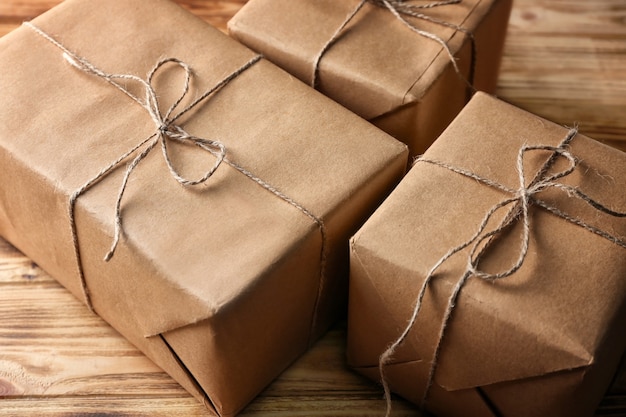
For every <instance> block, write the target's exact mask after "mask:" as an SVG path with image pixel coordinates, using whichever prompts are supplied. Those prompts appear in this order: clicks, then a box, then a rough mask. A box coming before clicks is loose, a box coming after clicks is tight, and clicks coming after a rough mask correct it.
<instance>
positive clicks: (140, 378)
mask: <svg viewBox="0 0 626 417" xmlns="http://www.w3.org/2000/svg"><path fill="white" fill-rule="evenodd" d="M178 2H179V3H180V4H182V5H183V6H184V7H186V8H188V9H189V10H191V11H192V12H193V13H195V14H197V15H198V16H200V17H202V18H203V19H205V20H206V21H208V22H210V23H212V24H214V25H215V26H217V27H218V28H220V29H221V30H225V27H226V22H227V20H228V19H229V18H230V17H231V16H232V15H233V14H234V13H235V12H236V11H237V10H238V9H239V8H240V7H241V5H243V4H244V3H245V0H187V1H183V0H180V1H178ZM57 3H59V0H0V35H3V34H6V33H8V32H9V31H10V30H12V29H14V28H15V27H17V26H19V24H20V23H21V22H22V21H23V20H29V19H31V18H33V17H35V16H37V15H38V14H40V13H42V12H43V11H45V10H47V9H49V8H50V7H52V6H54V5H55V4H57ZM625 68H626V2H624V1H623V0H594V1H589V0H551V1H549V2H548V1H543V0H515V3H514V10H513V14H512V18H511V25H510V29H509V32H508V38H507V43H506V50H505V56H504V59H503V64H502V73H501V77H500V83H499V88H498V95H499V96H500V97H502V98H503V99H505V100H507V101H509V102H512V103H514V104H516V105H518V106H520V107H522V108H525V109H528V110H530V111H532V112H534V113H537V114H539V115H542V116H544V117H547V118H548V119H552V120H554V121H556V122H559V123H562V124H567V125H572V124H575V123H578V124H579V125H580V128H581V131H582V132H584V133H586V134H588V135H589V136H591V137H594V138H596V139H599V140H603V141H606V142H608V143H611V144H612V145H614V146H617V147H621V148H622V149H626V117H624V114H625V113H626V69H625ZM0 317H1V318H2V321H0V397H1V398H0V417H8V416H12V417H13V416H33V415H46V416H53V417H66V416H84V415H91V416H103V415H108V416H164V417H165V416H168V417H169V416H208V415H209V414H208V412H207V410H206V409H205V408H204V407H203V406H202V405H200V404H199V403H198V402H197V401H196V400H195V399H193V398H192V397H191V396H189V395H188V394H187V393H186V391H184V390H183V389H182V388H181V387H180V386H179V385H178V384H177V383H175V382H174V381H173V380H172V379H171V378H170V377H168V376H167V375H166V374H165V373H163V372H162V371H161V370H160V369H159V368H158V367H157V366H156V365H154V364H153V363H152V362H151V361H149V360H148V359H146V358H145V357H144V356H143V355H142V354H141V353H140V352H139V351H137V350H136V349H135V348H134V347H133V346H132V345H130V344H129V343H128V342H127V341H126V340H125V339H123V338H122V337H120V336H119V335H118V334H117V333H116V332H115V330H113V329H111V328H110V327H109V326H108V325H106V323H104V322H103V321H102V320H101V319H99V318H98V317H96V316H94V315H92V314H91V313H90V312H89V311H88V310H87V309H86V308H85V307H84V306H83V305H82V304H81V303H80V302H78V301H77V300H76V299H75V298H73V297H72V296H71V295H70V294H69V293H68V292H67V291H65V290H64V289H63V288H62V287H61V286H60V285H59V284H58V283H56V281H54V280H53V279H52V278H50V277H49V276H48V275H47V274H46V273H45V272H43V271H42V270H41V269H40V268H38V267H37V266H36V265H34V264H33V263H32V261H30V260H29V259H28V258H27V257H25V256H24V255H22V254H21V253H20V252H19V251H17V250H16V249H15V248H13V247H12V246H11V245H10V244H8V243H7V242H6V241H4V240H2V239H1V238H0ZM344 343H345V328H344V326H343V325H341V324H340V325H338V326H337V327H335V328H334V329H332V330H331V331H330V332H329V333H328V335H327V336H325V337H324V338H323V339H322V340H320V341H319V342H318V343H317V344H316V345H315V346H314V348H313V349H311V350H310V351H309V352H308V353H307V354H305V355H304V356H303V357H302V358H301V359H300V360H299V361H298V362H297V363H295V364H294V365H293V366H292V367H291V368H289V369H288V370H287V371H286V372H285V373H284V374H283V375H282V376H281V377H280V378H279V379H278V380H277V381H275V382H274V383H273V384H272V385H271V386H270V387H268V389H267V390H266V391H265V392H264V393H263V394H262V395H261V396H260V397H259V398H258V399H257V400H255V401H254V402H253V403H252V404H250V406H249V407H248V408H246V410H245V411H244V413H243V414H242V415H243V416H270V415H271V416H285V417H286V416H320V417H321V416H350V417H357V416H359V417H368V416H381V415H382V414H383V408H384V402H383V401H382V396H381V391H380V389H379V387H378V386H376V385H375V384H373V383H371V382H369V381H367V380H365V379H364V378H362V377H360V376H358V375H356V374H354V373H352V372H350V371H349V370H348V369H347V368H346V365H345V359H344V355H345V346H344ZM622 368H623V369H622V371H621V373H619V374H618V377H617V378H616V380H615V382H614V385H613V388H612V389H611V392H610V393H609V395H607V396H606V398H605V399H604V401H603V403H602V405H601V407H600V409H599V410H598V412H597V416H615V417H617V416H622V417H623V416H625V415H626V364H625V365H624V366H623V367H622ZM393 415H394V416H402V417H405V416H406V417H409V416H411V417H418V416H420V413H419V412H418V411H416V409H415V408H414V407H413V406H411V405H409V404H407V403H406V402H404V401H402V400H400V399H396V400H395V405H394V414H393Z"/></svg>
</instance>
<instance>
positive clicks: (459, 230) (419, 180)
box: [348, 93, 626, 417]
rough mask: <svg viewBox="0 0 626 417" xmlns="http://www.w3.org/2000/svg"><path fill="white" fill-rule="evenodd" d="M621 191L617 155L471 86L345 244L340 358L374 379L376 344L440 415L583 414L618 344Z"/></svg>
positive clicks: (625, 292)
mask: <svg viewBox="0 0 626 417" xmlns="http://www.w3.org/2000/svg"><path fill="white" fill-rule="evenodd" d="M570 140H571V142H570V143H569V145H567V143H566V142H567V141H570ZM561 145H562V146H561ZM566 145H567V146H566ZM523 147H525V148H523ZM522 149H524V151H523V152H522V159H521V165H522V166H523V172H522V174H523V175H522V177H523V181H524V186H522V183H521V180H520V174H519V171H518V156H519V155H520V151H521V150H522ZM542 167H546V168H545V169H542ZM559 173H561V174H567V175H561V174H559ZM625 189H626V154H624V153H623V152H620V151H618V150H615V149H612V148H609V147H607V146H605V145H603V144H601V143H599V142H597V141H594V140H592V139H589V138H587V137H584V136H582V135H580V134H577V133H576V131H575V130H571V131H568V129H566V128H564V127H561V126H558V125H556V124H553V123H551V122H548V121H546V120H543V119H541V118H539V117H537V116H534V115H532V114H529V113H527V112H525V111H522V110H520V109H517V108H515V107H513V106H511V105H509V104H506V103H504V102H501V101H499V100H497V99H496V98H493V97H491V96H489V95H486V94H482V93H478V94H477V95H475V96H474V98H473V99H472V101H470V103H469V104H468V105H467V107H466V108H465V109H464V110H463V111H462V112H461V113H460V115H459V116H458V117H457V118H456V119H455V121H454V122H453V123H452V124H451V125H450V126H449V127H448V129H446V131H445V132H444V133H443V134H442V135H441V136H440V137H439V138H438V139H437V141H436V142H435V143H434V144H433V146H432V147H431V148H430V149H429V150H428V151H427V152H426V153H425V154H424V155H423V157H421V158H420V159H419V160H418V161H417V162H416V163H415V164H414V165H413V167H412V169H411V170H410V172H409V173H408V174H407V176H405V178H404V179H403V180H402V182H401V183H400V184H399V185H398V187H397V188H396V189H395V190H394V192H393V193H392V194H391V195H390V196H389V197H388V199H387V200H385V202H384V203H383V204H382V205H381V206H380V207H379V209H378V210H377V211H376V212H375V213H374V214H373V215H372V217H370V219H368V221H367V222H366V223H365V224H364V225H363V227H362V228H361V229H360V230H359V231H358V232H357V234H356V235H355V236H354V237H353V239H352V241H351V252H350V256H351V258H350V259H351V264H350V265H351V270H350V300H349V307H348V360H349V363H350V365H351V366H352V367H353V368H355V369H356V370H357V371H359V372H361V373H363V374H364V375H366V376H368V377H370V378H372V379H375V380H380V381H381V382H382V380H381V379H380V378H381V377H380V372H379V357H380V356H381V355H382V354H383V352H385V354H384V357H383V358H382V359H381V360H380V362H381V364H382V369H383V372H382V374H383V375H384V381H386V382H388V383H389V386H390V387H391V390H392V391H394V392H397V393H399V394H400V395H402V396H404V397H405V398H407V399H409V400H411V401H413V402H414V403H416V404H418V405H423V406H424V407H425V408H426V409H427V410H429V411H431V412H432V413H433V414H434V415H436V416H438V417H453V416H454V417H456V416H472V417H545V416H550V417H590V416H592V415H593V412H594V410H595V408H596V407H597V405H598V404H599V402H600V400H601V399H602V396H603V394H604V392H605V390H606V389H607V387H608V386H609V384H610V382H611V378H612V376H613V375H614V373H615V370H616V368H617V366H618V364H619V360H620V357H621V356H622V354H623V352H624V350H625V346H626V332H624V327H623V325H624V323H625V322H626V279H625V278H626V218H624V217H623V216H624V214H623V213H624V212H626V194H624V190H625ZM585 196H586V197H589V199H590V200H589V201H590V202H591V199H592V200H593V201H594V202H595V203H599V204H601V205H596V206H595V207H594V206H592V205H591V204H590V203H588V202H587V201H586V200H585V198H586V197H585ZM525 197H527V198H525ZM523 201H526V202H528V205H525V204H523ZM595 203H594V204H595ZM525 209H527V210H525ZM610 210H612V211H613V212H611V211H610ZM524 213H526V214H527V215H524ZM620 213H621V214H620ZM488 214H491V216H490V217H489V219H487V215H488ZM620 216H621V217H620ZM525 219H527V220H528V224H527V225H528V227H525V225H526V221H525ZM483 222H484V223H483ZM482 224H484V225H485V228H484V229H482V230H481V227H480V226H481V225H482ZM479 232H480V233H479ZM525 232H528V239H525ZM525 243H527V245H525ZM454 249H458V251H455V250H454ZM446 255H448V256H446ZM437 265H438V267H436V266H437ZM489 274H491V275H489ZM497 274H501V275H500V276H497ZM428 277H429V278H428ZM427 278H428V279H427ZM422 288H424V290H422ZM420 294H422V298H421V302H418V299H419V298H420V297H419V295H420ZM454 294H456V295H454ZM416 311H417V313H416ZM446 315H447V317H448V318H447V319H446ZM412 318H414V320H411V319H412ZM442 329H443V330H442ZM404 331H406V334H405V335H404V336H402V333H403V332H404ZM435 358H436V359H435ZM429 375H432V378H429ZM429 381H430V383H431V384H429ZM429 385H430V388H429V389H428V386H429Z"/></svg>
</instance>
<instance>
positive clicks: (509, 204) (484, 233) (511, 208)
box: [379, 129, 626, 417]
mask: <svg viewBox="0 0 626 417" xmlns="http://www.w3.org/2000/svg"><path fill="white" fill-rule="evenodd" d="M576 134H577V129H571V130H570V131H569V132H568V134H567V136H566V137H565V139H563V141H562V142H561V143H560V144H559V146H556V147H554V146H544V145H539V146H529V145H524V146H522V147H521V148H520V150H519V152H518V155H517V165H516V170H517V176H518V181H519V188H517V189H512V188H509V187H507V186H505V185H503V184H500V183H498V182H496V181H493V180H491V179H489V178H485V177H482V176H480V175H478V174H476V173H474V172H471V171H468V170H465V169H462V168H459V167H456V166H454V165H451V164H448V163H446V162H442V161H437V160H432V159H428V158H424V157H420V158H418V159H417V160H416V161H415V164H418V163H423V164H431V165H434V166H437V167H441V168H444V169H447V170H449V171H451V172H454V173H456V174H459V175H462V176H465V177H468V178H471V179H473V180H476V181H478V182H479V183H481V184H484V185H487V186H489V187H492V188H495V189H497V190H500V191H502V192H504V193H505V194H507V195H510V197H508V198H505V199H503V200H502V201H500V202H498V203H497V204H495V205H494V206H493V207H491V208H490V209H489V210H488V212H487V214H486V215H485V217H484V218H483V219H482V221H481V223H480V225H479V226H478V229H477V230H476V232H475V233H474V234H473V235H472V236H471V237H470V238H469V239H468V240H466V241H465V242H463V243H461V244H460V245H458V246H456V247H454V248H452V249H450V250H449V251H448V252H447V253H446V254H445V255H443V256H442V257H441V258H440V259H439V260H438V261H437V262H436V263H435V264H434V266H433V267H432V268H431V269H430V271H429V272H428V274H427V276H426V278H425V280H424V282H423V283H422V286H421V287H420V290H419V292H418V295H417V299H416V302H415V306H414V308H413V312H412V315H411V317H410V319H409V321H408V323H407V325H406V327H405V328H404V330H403V331H402V333H401V334H400V336H399V337H398V338H397V339H396V340H395V341H394V342H393V343H391V345H389V347H388V348H387V349H386V350H385V351H384V352H383V353H382V355H381V356H380V358H379V372H380V376H381V381H382V385H383V389H384V393H385V400H386V403H387V411H386V416H387V417H388V416H389V415H390V413H391V391H390V388H389V382H388V380H387V377H386V372H385V371H386V369H385V368H386V367H387V366H388V365H390V364H392V362H393V355H394V353H395V352H396V350H397V349H398V347H399V346H400V345H402V343H404V341H405V340H406V339H407V337H408V335H409V333H410V331H411V330H412V328H413V326H414V325H415V323H416V321H417V318H418V317H419V313H420V310H421V308H422V305H423V299H424V296H425V294H426V291H427V289H428V286H429V284H430V282H431V281H432V280H433V279H434V278H435V273H436V271H437V270H438V269H439V267H441V265H442V264H444V263H445V262H446V261H447V260H448V259H450V258H451V257H452V256H454V255H455V254H457V253H459V252H461V251H462V250H464V249H466V248H468V247H469V248H470V249H469V252H468V256H467V265H466V268H465V271H464V272H463V273H462V275H461V277H460V279H459V281H458V282H457V283H456V285H455V286H454V288H453V290H452V293H451V296H450V298H449V299H448V303H447V307H446V310H445V313H444V316H443V320H442V324H441V327H440V330H439V334H438V337H437V341H436V345H435V349H434V354H433V356H432V361H431V363H430V368H429V371H428V377H427V381H426V387H425V390H424V393H423V396H422V400H421V404H420V405H421V407H422V408H423V407H424V406H425V405H426V402H427V400H428V395H429V393H430V390H431V388H432V386H433V383H434V377H435V372H436V370H437V366H438V364H439V355H440V353H441V347H442V344H443V340H444V337H445V333H446V329H447V328H448V325H449V323H450V320H451V317H452V314H453V311H454V309H455V306H456V303H457V300H458V298H459V294H460V293H461V290H462V289H463V287H464V286H465V284H466V283H467V282H468V280H469V279H470V278H471V277H477V278H480V279H483V280H487V281H491V282H494V281H497V280H499V279H503V278H506V277H509V276H511V275H513V274H514V273H516V272H517V271H518V270H519V269H520V268H521V267H522V265H523V263H524V260H525V259H526V256H527V254H528V249H529V244H530V230H531V223H530V215H529V213H530V209H531V207H532V206H537V207H541V208H543V209H545V210H547V211H548V212H550V213H552V214H554V215H556V216H558V217H561V218H562V219H564V220H566V221H568V222H569V223H572V224H574V225H576V226H579V227H582V228H583V229H585V230H587V231H589V232H591V233H594V234H596V235H598V236H600V237H602V238H604V239H606V240H608V241H610V242H612V243H614V244H616V245H618V246H620V247H622V248H625V249H626V240H624V239H623V238H620V237H617V236H614V235H612V234H610V233H608V232H606V231H604V230H601V229H599V228H597V227H595V226H593V225H590V224H588V223H587V222H585V221H584V220H582V219H579V218H577V217H574V216H571V215H569V214H568V213H566V212H564V211H562V210H561V209H559V208H557V207H554V206H552V205H550V204H548V203H546V202H545V201H542V200H541V199H539V198H538V197H537V195H538V194H539V193H541V192H542V191H545V190H548V189H555V190H560V191H563V192H565V193H566V194H567V195H568V196H569V197H570V198H576V199H579V200H581V201H583V202H585V203H586V204H587V205H589V206H591V207H592V208H593V209H595V210H598V211H600V212H602V213H604V214H607V215H609V216H614V217H626V213H624V212H619V211H615V210H612V209H610V208H608V207H606V206H605V205H603V204H601V203H599V202H597V201H595V200H594V199H592V198H591V197H589V196H588V195H587V194H585V193H584V192H582V191H581V190H580V189H579V188H577V187H574V186H570V185H566V184H563V183H560V182H557V181H558V180H559V179H562V178H564V177H566V176H568V175H570V174H571V173H573V172H574V171H575V169H576V167H577V165H578V164H579V160H578V159H577V158H576V157H575V156H574V155H572V153H571V152H570V151H569V150H568V148H569V146H568V145H569V143H570V142H571V141H572V139H573V138H574V137H575V136H576ZM541 151H547V152H551V156H550V158H549V159H548V161H547V162H546V163H545V164H544V165H543V166H542V168H541V169H540V170H539V172H538V173H537V174H536V175H535V177H534V178H533V180H532V181H531V182H530V183H529V185H526V179H525V172H524V156H525V155H526V153H528V152H541ZM559 158H562V159H565V160H566V161H567V163H568V166H567V168H566V169H564V170H563V171H560V172H557V173H554V174H550V173H549V171H550V168H551V167H552V166H553V165H554V163H555V162H556V161H557V160H558V159H559ZM502 209H508V212H507V214H506V216H504V219H503V220H502V221H501V222H500V224H499V225H498V226H497V227H495V228H494V229H492V230H487V227H488V225H489V223H490V220H491V219H492V217H493V216H494V215H495V214H496V213H497V212H498V211H500V210H502ZM519 221H521V222H522V238H521V244H520V250H519V254H518V256H517V260H516V261H515V263H514V264H513V265H512V266H511V267H510V268H509V269H506V270H504V271H501V272H498V273H489V272H486V271H483V270H481V269H480V262H481V260H482V259H483V258H484V256H485V254H486V252H487V250H488V248H489V247H490V244H491V243H492V242H495V240H492V239H497V238H498V237H499V236H501V235H502V234H503V233H504V232H505V231H506V230H507V229H508V228H509V227H510V226H512V225H513V224H515V223H516V222H519Z"/></svg>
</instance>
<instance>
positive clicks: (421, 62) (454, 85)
mask: <svg viewBox="0 0 626 417" xmlns="http://www.w3.org/2000/svg"><path fill="white" fill-rule="evenodd" d="M377 2H378V3H381V2H380V1H377ZM372 3H376V1H375V0H371V1H369V0H368V1H366V2H365V5H363V7H361V8H360V9H359V11H358V12H357V13H356V14H355V15H354V17H353V18H352V19H350V20H349V22H348V24H347V25H346V26H345V28H344V29H343V30H341V31H340V32H339V33H338V35H337V36H334V35H335V33H336V32H337V30H338V29H339V28H341V27H342V24H343V23H344V22H346V21H347V18H348V17H350V15H351V13H352V12H353V11H355V10H357V7H358V6H359V5H360V4H361V0H250V1H248V2H247V3H246V4H245V5H244V6H243V7H242V8H241V10H240V11H239V12H238V13H237V14H236V15H235V16H234V17H233V18H232V19H231V20H230V22H229V23H228V28H229V33H230V34H231V36H233V37H235V38H236V39H237V40H239V41H240V42H242V43H243V44H245V45H247V46H249V47H250V48H252V49H254V50H256V51H258V52H260V53H262V54H263V55H264V56H266V57H267V58H268V59H269V60H271V61H272V62H274V63H275V64H277V65H279V66H280V67H282V68H284V69H286V70H287V71H289V72H290V73H291V74H293V75H295V76H296V77H298V78H299V79H301V80H303V81H304V82H306V83H309V84H310V85H311V83H312V82H313V80H314V79H315V80H316V81H317V83H316V88H317V89H318V90H319V91H321V92H323V93H324V94H326V95H327V96H329V97H330V98H332V99H333V100H335V101H337V102H338V103H340V104H342V105H343V106H345V107H347V108H348V109H350V110H352V111H353V112H355V113H356V114H358V115H359V116H361V117H363V118H365V119H367V120H369V121H370V122H372V123H373V124H375V125H376V126H378V127H380V128H381V129H383V130H384V131H386V132H387V133H389V134H391V135H392V136H394V137H395V138H397V139H399V140H401V141H402V142H404V143H406V144H407V145H408V146H409V151H410V152H411V154H412V155H417V154H421V153H423V152H424V150H425V149H426V148H427V147H428V146H429V145H430V144H431V143H432V142H433V141H434V140H435V139H436V138H437V136H438V135H439V134H440V133H441V132H442V131H443V130H444V129H445V127H446V126H447V125H448V124H449V123H450V122H451V121H452V119H453V118H454V116H456V115H457V113H458V112H459V111H460V110H461V109H462V108H463V106H464V105H465V104H466V102H467V99H468V96H469V95H468V94H469V93H468V86H467V82H468V81H469V82H470V83H471V84H473V87H474V88H475V89H476V90H479V91H486V92H494V91H495V88H496V82H497V78H498V72H499V66H500V59H501V56H502V50H503V47H504V38H505V33H506V27H507V24H508V19H509V14H510V10H511V4H512V1H511V0H460V1H459V2H455V3H457V4H447V5H440V6H437V7H431V8H423V7H425V6H428V5H430V4H433V3H451V2H435V1H407V2H402V1H393V0H392V1H391V3H393V4H394V6H393V7H395V8H397V10H406V11H407V12H408V13H411V12H412V13H413V14H415V13H418V14H420V15H423V16H425V17H424V18H417V17H412V16H410V15H408V14H403V13H400V14H399V16H400V18H402V19H404V21H405V22H406V24H405V22H403V21H401V20H400V18H398V17H396V16H394V14H393V13H392V12H391V11H390V10H388V9H386V8H384V7H379V6H376V5H374V4H372ZM381 5H382V4H381ZM411 8H415V9H411ZM411 10H412V11H411ZM429 19H430V20H429ZM435 21H436V22H435ZM408 25H411V26H412V27H413V28H410V27H409V26H408ZM415 30H419V31H421V34H420V33H416V32H415ZM468 34H473V38H474V40H475V42H474V46H475V49H476V50H475V51H474V52H472V42H471V41H470V36H468ZM331 39H334V40H335V41H334V42H333V43H332V45H330V47H329V48H328V49H326V50H325V45H326V44H327V43H328V42H329V41H330V40H331ZM440 42H443V43H445V44H446V45H447V47H448V48H449V50H450V52H451V53H452V54H454V56H455V59H456V62H457V64H458V67H459V73H457V72H456V71H455V69H454V66H453V65H452V59H451V58H450V56H449V55H448V54H447V52H446V50H445V49H444V48H443V46H442V44H441V43H440ZM324 50H325V52H324V53H323V54H322V56H321V59H320V60H319V67H318V68H319V74H318V75H317V76H316V77H315V76H314V72H315V71H314V69H315V67H316V64H315V62H316V60H317V57H318V56H319V55H320V54H321V53H322V51H324ZM473 59H475V65H472V64H471V62H472V60H473ZM472 68H473V71H472ZM471 72H474V74H471Z"/></svg>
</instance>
